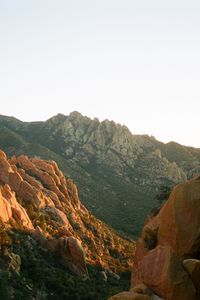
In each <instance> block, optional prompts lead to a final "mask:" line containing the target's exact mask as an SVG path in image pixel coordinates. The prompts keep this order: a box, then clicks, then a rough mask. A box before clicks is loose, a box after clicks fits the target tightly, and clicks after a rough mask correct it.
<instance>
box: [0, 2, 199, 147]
mask: <svg viewBox="0 0 200 300" xmlns="http://www.w3.org/2000/svg"><path fill="white" fill-rule="evenodd" d="M74 110H77V111H79V112H81V113H82V114H84V115H87V116H89V117H92V118H93V117H98V118H99V119H100V120H103V119H106V118H107V119H110V120H114V121H115V122H118V123H121V124H125V125H127V126H128V127H129V129H130V130H131V131H132V132H133V133H136V134H149V135H153V136H155V137H156V138H157V139H159V140H161V141H164V142H168V141H171V140H174V141H177V142H179V143H181V144H184V145H191V146H195V147H200V135H199V131H200V130H199V129H200V125H199V116H200V1H193V0H190V1H188V0H187V1H184V0H182V1H178V0H166V1H162V0H137V1H135V0H120V1H119V0H98V1H97V0H90V1H89V0H63V1H61V0H54V1H52V0H23V1H22V0H0V114H3V115H12V116H15V117H17V118H19V119H21V120H25V121H32V120H46V119H48V118H49V117H51V116H53V115H55V114H57V113H63V114H66V115H68V114H69V113H70V112H71V111H74Z"/></svg>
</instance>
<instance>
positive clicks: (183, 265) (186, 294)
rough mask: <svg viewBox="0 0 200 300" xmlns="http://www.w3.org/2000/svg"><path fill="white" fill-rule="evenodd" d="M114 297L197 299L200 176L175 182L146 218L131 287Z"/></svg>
mask: <svg viewBox="0 0 200 300" xmlns="http://www.w3.org/2000/svg"><path fill="white" fill-rule="evenodd" d="M141 287H142V288H141ZM115 299H116V300H117V299H118V300H125V299H127V300H128V299H129V300H136V299H141V300H148V299H149V300H150V299H165V300H199V299H200V177H196V178H194V179H192V180H190V181H187V182H185V183H183V184H179V185H177V186H176V187H175V188H174V189H173V191H172V193H171V195H170V197H169V199H168V201H167V202H166V203H165V204H164V205H163V206H162V207H161V209H160V211H159V212H158V213H157V215H155V216H153V217H149V218H148V219H147V221H146V224H145V226H144V228H143V231H142V234H141V237H140V239H139V240H138V242H137V247H136V255H135V260H134V266H133V271H132V280H131V290H130V291H129V292H124V293H120V294H118V295H116V296H113V297H112V298H110V300H115Z"/></svg>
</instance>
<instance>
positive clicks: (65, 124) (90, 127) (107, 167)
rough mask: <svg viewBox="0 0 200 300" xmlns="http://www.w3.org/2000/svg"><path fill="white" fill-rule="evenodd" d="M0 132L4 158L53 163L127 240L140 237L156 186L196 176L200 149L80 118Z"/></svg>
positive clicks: (0, 124) (6, 123)
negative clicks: (31, 158)
mask: <svg viewBox="0 0 200 300" xmlns="http://www.w3.org/2000/svg"><path fill="white" fill-rule="evenodd" d="M0 129H2V131H1V132H3V130H7V131H8V130H9V131H10V132H9V133H8V134H7V138H5V135H4V136H2V133H1V134H0V144H1V145H2V147H3V149H4V150H5V151H6V152H7V153H8V154H15V153H17V154H21V153H24V154H31V155H36V156H40V157H42V158H48V159H49V158H50V159H54V160H56V161H57V162H58V164H59V166H60V167H61V168H62V170H63V171H64V172H65V173H66V174H67V175H69V176H70V177H71V178H72V179H73V180H75V182H76V183H77V184H78V186H79V189H80V196H81V199H82V201H83V203H84V204H85V205H86V206H87V207H88V208H89V209H90V210H91V211H92V212H93V213H94V214H95V215H96V216H97V217H99V218H100V219H102V220H104V221H106V222H107V223H108V224H110V225H112V226H113V227H114V228H116V229H117V230H122V231H124V232H126V233H128V234H132V233H133V232H134V233H135V235H138V234H139V232H140V229H141V227H142V225H143V221H144V219H145V216H146V214H147V213H148V211H149V210H150V209H151V208H152V207H154V206H156V200H155V194H156V193H157V190H158V188H159V186H160V185H166V184H167V185H174V184H176V183H178V182H182V181H184V180H186V178H190V177H192V176H194V175H195V174H198V172H199V170H200V149H195V148H190V147H185V146H181V145H178V144H176V143H173V142H172V143H168V144H163V143H161V142H159V141H157V140H156V139H155V138H153V137H149V136H145V135H144V136H141V135H140V136H139V135H132V134H131V132H130V131H129V130H128V128H127V127H125V126H121V125H119V124H115V123H114V122H110V121H108V120H105V121H103V122H99V120H98V119H94V120H91V119H89V118H87V117H84V116H82V115H81V114H80V113H78V112H73V113H71V114H70V115H69V116H64V115H62V114H58V115H57V116H54V117H52V118H51V119H49V120H47V121H46V122H30V123H27V122H21V121H19V120H17V119H14V118H12V117H4V116H1V117H0ZM12 136H14V141H15V143H16V145H13V142H12Z"/></svg>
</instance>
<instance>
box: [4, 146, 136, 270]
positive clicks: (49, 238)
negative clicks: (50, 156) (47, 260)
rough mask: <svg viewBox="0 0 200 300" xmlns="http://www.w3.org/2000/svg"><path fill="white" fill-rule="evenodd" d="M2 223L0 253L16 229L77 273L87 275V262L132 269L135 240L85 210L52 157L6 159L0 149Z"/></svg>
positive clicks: (99, 265) (73, 188) (70, 182)
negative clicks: (126, 238)
mask: <svg viewBox="0 0 200 300" xmlns="http://www.w3.org/2000/svg"><path fill="white" fill-rule="evenodd" d="M0 225H1V226H2V228H1V229H0V233H1V235H0V250H1V252H2V255H4V256H5V253H4V250H5V249H4V248H5V246H6V243H7V241H6V239H8V240H9V232H11V233H12V231H13V230H18V231H21V232H28V233H30V234H31V235H32V237H33V238H34V239H35V240H37V241H38V242H39V244H40V246H41V247H43V248H45V249H46V250H47V251H49V252H51V253H53V254H54V255H55V256H56V257H58V259H59V261H60V263H62V264H63V265H64V266H65V267H66V268H68V269H69V270H70V271H71V272H73V273H75V274H76V275H79V276H87V275H88V271H87V267H86V264H87V263H88V264H91V265H94V266H98V267H99V268H100V269H102V270H104V271H106V272H120V271H125V270H128V269H130V268H131V261H132V255H133V253H134V248H135V244H134V243H133V242H130V241H128V240H125V239H123V238H121V237H120V236H119V235H117V234H116V233H115V232H114V231H113V230H112V229H110V228H108V227H107V226H106V225H105V224H104V223H103V222H101V221H100V220H98V219H96V218H95V217H94V216H93V215H92V214H91V213H90V212H89V211H88V210H87V209H86V207H85V206H84V205H83V204H82V203H81V202H80V200H79V196H78V190H77V187H76V185H75V184H74V183H73V181H72V180H71V179H70V178H67V177H65V176H64V174H63V173H62V172H61V171H60V169H59V168H58V166H57V164H56V163H55V162H54V161H45V160H41V159H40V158H38V157H33V158H29V157H27V156H25V155H21V156H18V157H16V156H13V157H11V158H10V159H8V158H7V156H6V155H5V153H4V152H3V151H1V150H0ZM7 232H8V236H7ZM9 255H10V254H9ZM12 255H14V254H12Z"/></svg>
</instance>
